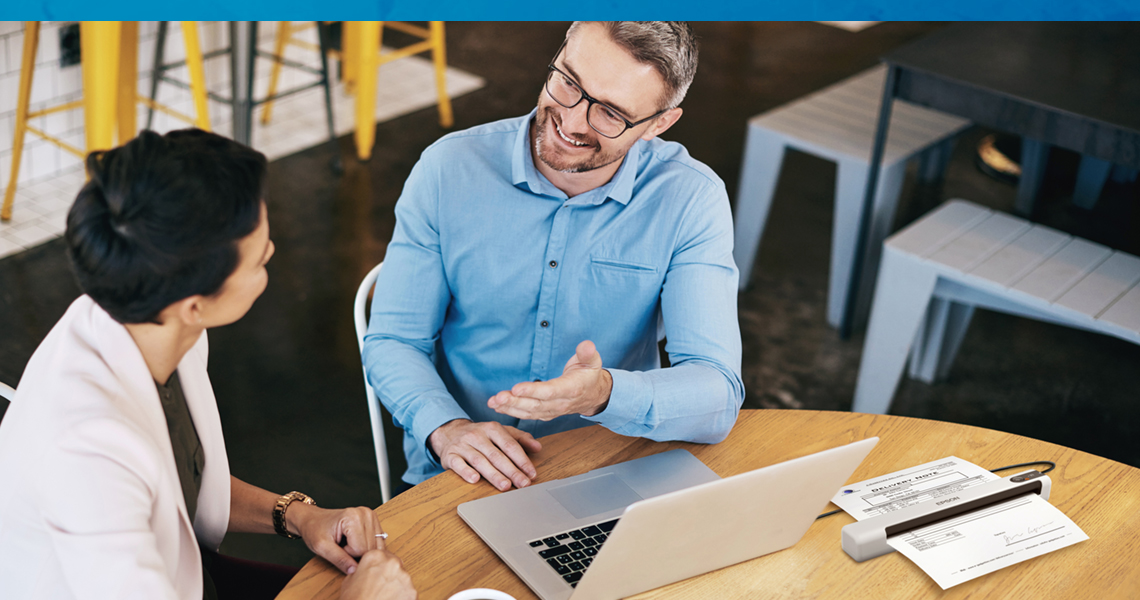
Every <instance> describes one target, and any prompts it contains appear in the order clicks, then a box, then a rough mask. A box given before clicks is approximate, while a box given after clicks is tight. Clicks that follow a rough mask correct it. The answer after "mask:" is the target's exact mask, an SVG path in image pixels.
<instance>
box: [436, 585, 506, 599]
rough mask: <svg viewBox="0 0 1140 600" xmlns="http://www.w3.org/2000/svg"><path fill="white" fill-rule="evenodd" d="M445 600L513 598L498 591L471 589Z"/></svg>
mask: <svg viewBox="0 0 1140 600" xmlns="http://www.w3.org/2000/svg"><path fill="white" fill-rule="evenodd" d="M447 600H515V597H514V596H512V595H510V594H508V593H506V592H500V591H499V590H491V589H487V588H472V589H469V590H463V591H462V592H459V593H457V594H454V595H452V596H451V597H450V598H448V599H447Z"/></svg>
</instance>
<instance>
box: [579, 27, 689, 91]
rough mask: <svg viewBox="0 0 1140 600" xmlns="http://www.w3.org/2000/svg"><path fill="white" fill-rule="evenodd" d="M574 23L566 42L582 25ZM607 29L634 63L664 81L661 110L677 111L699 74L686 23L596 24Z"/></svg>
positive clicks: (611, 37)
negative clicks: (648, 69) (694, 77)
mask: <svg viewBox="0 0 1140 600" xmlns="http://www.w3.org/2000/svg"><path fill="white" fill-rule="evenodd" d="M589 22H590V21H574V23H573V24H572V25H570V29H569V30H567V31H566V39H567V40H569V39H570V36H572V35H574V32H575V31H577V30H578V28H579V27H580V26H582V24H583V23H589ZM596 23H598V24H599V25H602V26H603V27H605V28H606V32H607V33H609V35H610V39H612V40H613V41H614V43H616V44H617V45H619V46H621V47H622V48H625V49H626V50H627V51H629V53H630V54H631V55H633V58H634V60H637V61H638V62H641V63H645V64H649V65H653V67H654V68H655V69H657V72H658V73H660V74H661V78H662V79H664V80H665V97H664V98H662V99H661V102H660V105H659V106H660V108H661V109H662V110H664V109H669V108H675V107H677V106H678V105H680V104H681V101H682V100H684V99H685V93H686V92H688V91H689V85H690V84H692V83H693V76H694V75H696V74H697V53H698V49H697V38H696V36H695V35H693V30H692V28H691V27H689V24H688V23H686V22H684V21H596Z"/></svg>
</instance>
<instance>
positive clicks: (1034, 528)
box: [1003, 521, 1053, 544]
mask: <svg viewBox="0 0 1140 600" xmlns="http://www.w3.org/2000/svg"><path fill="white" fill-rule="evenodd" d="M1052 524H1053V521H1049V522H1047V523H1042V524H1041V525H1036V526H1031V527H1026V528H1025V533H1015V534H1013V535H1005V536H1003V537H1004V538H1005V543H1006V544H1009V543H1011V542H1014V541H1016V540H1017V539H1019V538H1021V537H1023V536H1033V535H1036V534H1037V532H1038V531H1041V530H1042V529H1045V528H1046V527H1048V526H1050V525H1052Z"/></svg>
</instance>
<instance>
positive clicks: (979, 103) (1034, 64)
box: [840, 22, 1140, 338]
mask: <svg viewBox="0 0 1140 600" xmlns="http://www.w3.org/2000/svg"><path fill="white" fill-rule="evenodd" d="M883 60H884V62H886V63H887V66H888V67H889V69H888V71H887V81H886V85H885V88H884V91H883V101H882V104H881V108H880V113H879V121H878V132H877V134H876V138H875V146H874V149H873V150H872V153H871V164H870V165H869V166H868V171H867V187H866V188H865V192H864V198H863V216H862V218H861V219H860V226H859V231H860V235H859V237H858V238H857V241H858V244H859V246H858V248H857V251H856V253H855V256H854V259H855V261H856V262H855V272H856V273H859V272H862V265H863V261H864V260H865V259H866V257H865V256H864V255H865V248H864V246H865V244H866V240H867V230H868V228H869V227H870V218H869V215H870V214H871V211H872V203H873V198H874V196H873V192H874V190H875V185H876V179H877V177H878V173H879V164H880V161H881V159H882V156H883V149H884V147H885V145H886V137H887V129H888V128H889V127H890V122H891V118H890V113H891V106H892V105H893V100H894V99H896V98H898V99H901V100H906V101H908V102H912V103H914V104H918V105H921V106H926V107H929V108H934V109H937V110H940V111H944V112H948V113H951V114H955V115H958V116H960V117H965V118H967V119H969V120H971V121H973V122H974V123H977V124H979V125H983V126H985V127H991V128H994V129H998V130H1001V131H1006V132H1009V133H1013V134H1016V135H1018V136H1021V137H1022V138H1023V139H1024V140H1026V142H1027V143H1026V144H1025V145H1024V147H1023V150H1022V157H1021V163H1022V167H1023V171H1022V175H1021V182H1020V184H1019V187H1018V197H1017V202H1016V208H1017V211H1018V212H1019V213H1021V214H1024V215H1028V213H1029V210H1030V208H1031V207H1032V203H1033V200H1034V199H1035V198H1036V196H1037V191H1038V188H1039V186H1040V183H1041V176H1042V171H1041V167H1042V166H1043V164H1044V160H1043V159H1044V157H1045V153H1047V151H1048V150H1049V147H1050V146H1058V147H1061V148H1067V149H1069V150H1073V151H1075V152H1079V153H1081V154H1082V155H1084V157H1085V158H1086V159H1091V160H1098V161H1103V162H1105V163H1112V164H1119V165H1124V166H1126V167H1129V168H1132V169H1140V111H1138V110H1137V109H1136V107H1137V106H1140V23H1045V22H1033V23H957V24H954V25H951V26H949V27H946V28H945V29H942V30H939V31H936V32H934V33H932V34H930V35H928V36H926V37H923V38H922V39H920V40H918V41H916V42H914V43H912V44H908V45H906V46H903V47H902V48H899V49H897V50H894V51H893V52H891V53H890V54H887V55H886V56H884V57H883ZM1105 172H1106V173H1107V171H1105ZM858 285H859V278H857V277H853V278H852V279H851V289H850V290H849V292H848V302H847V307H846V311H845V315H846V316H845V318H844V319H843V322H842V323H841V326H840V334H841V335H842V336H843V337H844V338H846V337H847V336H849V335H850V332H851V327H852V325H853V319H852V318H851V316H852V315H853V314H854V311H855V306H854V302H853V301H852V299H854V298H855V297H856V295H857V294H856V292H857V291H858V290H857V286H858Z"/></svg>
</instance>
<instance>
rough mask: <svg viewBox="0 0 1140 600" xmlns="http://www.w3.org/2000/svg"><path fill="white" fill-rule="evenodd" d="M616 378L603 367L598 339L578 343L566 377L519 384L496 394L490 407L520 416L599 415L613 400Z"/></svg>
mask: <svg viewBox="0 0 1140 600" xmlns="http://www.w3.org/2000/svg"><path fill="white" fill-rule="evenodd" d="M613 387H614V380H613V377H611V376H610V372H609V371H607V370H605V369H603V368H602V356H601V355H600V354H598V349H597V348H596V347H594V342H591V341H589V340H586V341H584V342H582V343H581V344H578V348H577V351H576V352H575V353H574V356H571V357H570V360H568V361H566V366H565V367H563V368H562V376H561V377H557V378H555V379H551V380H550V381H534V382H523V383H517V384H515V386H514V387H513V388H511V390H510V391H503V392H499V393H498V394H495V395H494V396H492V397H491V399H490V400H488V401H487V406H489V407H490V408H493V409H494V410H495V412H498V413H502V414H506V415H511V416H512V417H518V418H520V419H538V420H540V421H549V420H551V419H553V418H555V417H561V416H562V415H585V416H587V417H589V416H593V415H596V414H598V413H600V412H602V411H603V410H605V408H606V405H607V404H608V403H609V401H610V391H611V390H613Z"/></svg>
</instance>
